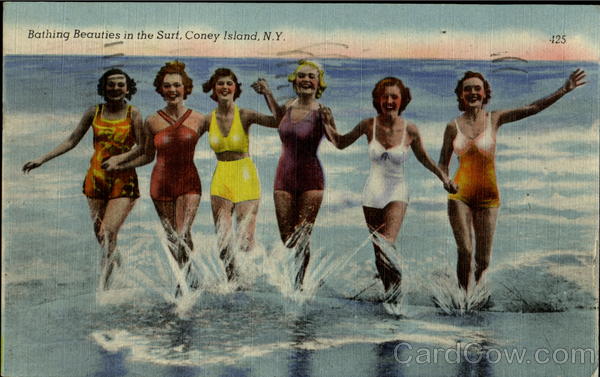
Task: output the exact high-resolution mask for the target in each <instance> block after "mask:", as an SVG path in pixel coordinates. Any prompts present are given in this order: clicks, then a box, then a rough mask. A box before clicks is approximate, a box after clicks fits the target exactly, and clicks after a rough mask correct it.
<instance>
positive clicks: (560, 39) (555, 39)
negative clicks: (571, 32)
mask: <svg viewBox="0 0 600 377" xmlns="http://www.w3.org/2000/svg"><path fill="white" fill-rule="evenodd" d="M550 43H554V44H558V43H559V44H563V45H564V44H565V43H567V36H566V35H565V34H562V35H558V34H557V35H553V36H552V37H551V38H550Z"/></svg>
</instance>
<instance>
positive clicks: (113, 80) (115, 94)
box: [104, 74, 129, 102]
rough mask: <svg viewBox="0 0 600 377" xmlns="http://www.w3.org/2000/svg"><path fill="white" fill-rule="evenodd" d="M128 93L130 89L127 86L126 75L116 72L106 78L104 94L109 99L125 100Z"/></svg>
mask: <svg viewBox="0 0 600 377" xmlns="http://www.w3.org/2000/svg"><path fill="white" fill-rule="evenodd" d="M128 93H129V89H128V88H127V78H126V77H125V75H122V74H116V75H110V76H108V77H107V78H106V87H105V88H104V95H105V97H106V99H107V100H108V101H115V102H118V101H121V100H124V99H125V97H126V96H127V94H128Z"/></svg>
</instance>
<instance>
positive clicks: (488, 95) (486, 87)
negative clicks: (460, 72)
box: [454, 71, 492, 111]
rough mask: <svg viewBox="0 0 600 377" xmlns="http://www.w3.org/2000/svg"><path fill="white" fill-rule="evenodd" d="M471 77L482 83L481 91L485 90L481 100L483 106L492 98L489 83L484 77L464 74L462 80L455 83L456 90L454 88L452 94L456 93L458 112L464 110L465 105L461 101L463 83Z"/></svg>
mask: <svg viewBox="0 0 600 377" xmlns="http://www.w3.org/2000/svg"><path fill="white" fill-rule="evenodd" d="M473 77H476V78H478V79H480V80H481V81H483V89H484V90H485V98H484V99H483V104H484V105H485V104H486V103H488V101H489V100H490V98H492V87H491V86H490V83H489V82H488V81H487V80H486V79H485V77H483V75H482V74H481V73H479V72H473V71H467V72H465V74H464V76H463V78H462V79H460V80H458V83H456V88H454V93H456V100H457V101H458V109H459V110H460V111H465V110H466V108H465V104H464V103H463V101H462V99H461V94H462V87H463V83H464V82H465V80H467V79H470V78H473Z"/></svg>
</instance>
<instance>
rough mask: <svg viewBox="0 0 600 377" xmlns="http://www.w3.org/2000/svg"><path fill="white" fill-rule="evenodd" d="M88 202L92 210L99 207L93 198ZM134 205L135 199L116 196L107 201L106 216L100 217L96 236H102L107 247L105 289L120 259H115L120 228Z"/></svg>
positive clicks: (103, 243) (104, 210)
mask: <svg viewBox="0 0 600 377" xmlns="http://www.w3.org/2000/svg"><path fill="white" fill-rule="evenodd" d="M88 203H89V204H90V210H91V211H92V212H95V211H96V210H97V209H98V208H99V207H98V206H97V204H98V202H97V201H95V200H93V199H90V200H89V201H88ZM134 205H135V199H131V198H116V199H110V200H108V201H106V207H104V209H103V212H104V216H103V217H102V218H101V219H100V227H99V231H98V232H97V233H96V236H97V237H101V239H102V242H101V245H102V246H103V248H104V249H105V255H104V256H103V258H102V261H103V262H102V265H103V267H105V268H106V275H105V276H104V287H105V289H106V288H108V287H107V283H108V281H109V279H110V275H111V274H112V270H113V268H114V264H115V263H118V260H113V259H114V256H113V253H114V251H115V249H116V247H117V236H118V234H119V230H120V229H121V226H122V225H123V223H124V222H125V219H126V218H127V215H129V212H131V210H132V209H133V206H134ZM101 212H102V210H100V211H98V214H99V213H101ZM92 216H93V217H94V218H96V219H97V218H98V217H97V214H94V213H93V214H92ZM94 228H96V223H94Z"/></svg>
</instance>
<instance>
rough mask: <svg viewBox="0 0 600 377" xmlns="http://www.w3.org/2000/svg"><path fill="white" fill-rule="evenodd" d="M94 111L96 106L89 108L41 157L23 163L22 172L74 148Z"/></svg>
mask: <svg viewBox="0 0 600 377" xmlns="http://www.w3.org/2000/svg"><path fill="white" fill-rule="evenodd" d="M95 113H96V107H91V108H89V109H88V110H87V111H86V112H85V113H84V114H83V116H82V117H81V120H80V121H79V124H77V127H76V128H75V129H74V130H73V132H71V134H70V135H69V136H68V137H67V139H66V140H65V141H63V142H62V143H60V144H59V145H58V146H57V147H56V148H54V149H53V150H52V151H50V152H48V153H47V154H45V155H43V156H42V157H39V158H37V159H35V160H33V161H29V162H27V163H25V165H23V172H24V173H29V172H30V171H31V170H32V169H35V168H37V167H40V166H42V165H43V164H45V163H46V162H48V161H50V160H52V159H53V158H55V157H58V156H60V155H62V154H65V153H67V152H68V151H70V150H71V149H73V148H75V146H76V145H77V144H79V142H80V141H81V139H82V138H83V135H85V133H86V132H87V130H88V129H89V128H90V126H91V125H92V122H93V120H94V115H95Z"/></svg>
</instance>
